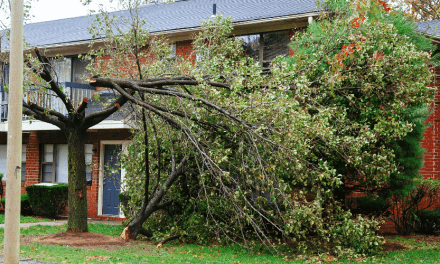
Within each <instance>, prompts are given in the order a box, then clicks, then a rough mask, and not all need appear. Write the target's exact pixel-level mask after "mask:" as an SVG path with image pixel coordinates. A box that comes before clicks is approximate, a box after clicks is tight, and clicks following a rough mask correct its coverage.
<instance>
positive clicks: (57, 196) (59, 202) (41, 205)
mask: <svg viewBox="0 0 440 264" xmlns="http://www.w3.org/2000/svg"><path fill="white" fill-rule="evenodd" d="M26 191H27V193H28V195H29V203H30V205H31V208H32V211H33V212H34V214H35V215H41V216H48V217H52V218H55V217H57V215H60V214H62V213H63V212H64V210H65V209H66V206H67V198H68V185H67V184H55V185H50V186H47V185H29V186H26Z"/></svg>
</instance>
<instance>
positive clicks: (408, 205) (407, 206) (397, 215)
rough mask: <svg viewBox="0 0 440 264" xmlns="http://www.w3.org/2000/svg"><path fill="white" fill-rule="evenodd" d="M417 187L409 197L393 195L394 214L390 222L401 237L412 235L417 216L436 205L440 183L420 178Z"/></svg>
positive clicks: (392, 210) (392, 206)
mask: <svg viewBox="0 0 440 264" xmlns="http://www.w3.org/2000/svg"><path fill="white" fill-rule="evenodd" d="M415 186H416V188H415V189H414V190H412V191H410V192H409V194H408V195H405V196H399V195H393V196H392V198H391V212H393V213H392V214H391V216H390V220H391V221H392V222H393V223H394V225H395V228H396V231H397V233H399V235H410V234H412V233H413V232H414V227H415V222H416V219H417V215H419V213H420V212H421V211H423V210H426V209H427V208H429V207H431V206H432V205H433V204H434V202H435V197H436V196H437V194H438V191H439V190H440V181H438V180H433V179H423V178H419V179H416V180H415ZM423 214H425V213H423Z"/></svg>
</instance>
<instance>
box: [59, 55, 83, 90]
mask: <svg viewBox="0 0 440 264" xmlns="http://www.w3.org/2000/svg"><path fill="white" fill-rule="evenodd" d="M51 63H52V67H53V69H54V72H55V74H56V77H57V80H58V82H59V83H62V82H74V83H83V84H85V83H86V82H85V79H86V78H88V77H90V71H88V70H87V65H88V64H89V63H90V61H89V60H83V59H80V58H78V57H71V58H69V57H67V58H62V59H56V60H52V61H51Z"/></svg>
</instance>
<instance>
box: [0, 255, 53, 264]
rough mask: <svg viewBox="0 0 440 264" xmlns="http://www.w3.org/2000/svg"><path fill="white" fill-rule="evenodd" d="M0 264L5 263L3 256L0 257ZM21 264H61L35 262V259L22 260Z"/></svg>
mask: <svg viewBox="0 0 440 264" xmlns="http://www.w3.org/2000/svg"><path fill="white" fill-rule="evenodd" d="M0 263H3V255H0ZM19 263H20V264H31V263H32V264H35V263H46V264H59V263H56V262H47V261H40V260H34V259H28V258H20V262H19Z"/></svg>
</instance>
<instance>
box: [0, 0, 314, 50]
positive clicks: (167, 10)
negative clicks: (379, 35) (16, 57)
mask: <svg viewBox="0 0 440 264" xmlns="http://www.w3.org/2000/svg"><path fill="white" fill-rule="evenodd" d="M214 3H215V4H216V5H217V14H222V15H224V16H227V17H232V18H233V21H234V22H244V21H252V20H256V19H265V18H274V17H282V16H289V15H296V14H305V13H310V12H314V11H315V0H215V1H214V0H187V1H178V2H175V3H170V4H166V5H165V4H150V5H145V6H142V7H141V8H140V9H139V13H140V16H141V18H142V19H145V20H146V21H147V24H146V25H145V27H146V28H147V29H149V30H150V32H163V31H170V30H178V29H185V28H194V27H198V26H200V23H201V22H202V21H203V20H206V19H209V18H210V17H211V15H212V12H213V4H214ZM114 14H116V15H119V16H123V17H128V15H129V12H128V11H118V12H114ZM93 19H94V16H83V17H75V18H66V19H60V20H55V21H48V22H40V23H33V24H28V25H25V28H24V35H25V39H26V41H27V42H28V43H29V44H30V45H31V46H45V45H56V44H64V43H71V42H79V41H87V40H91V35H90V34H89V31H88V28H89V27H90V24H91V22H92V21H93ZM2 48H7V47H5V45H3V47H2Z"/></svg>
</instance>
